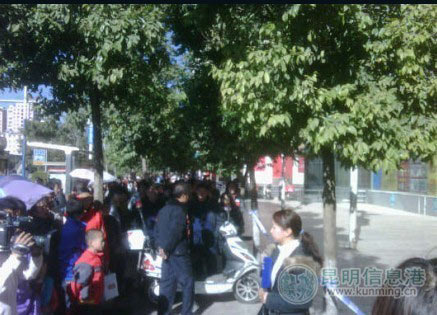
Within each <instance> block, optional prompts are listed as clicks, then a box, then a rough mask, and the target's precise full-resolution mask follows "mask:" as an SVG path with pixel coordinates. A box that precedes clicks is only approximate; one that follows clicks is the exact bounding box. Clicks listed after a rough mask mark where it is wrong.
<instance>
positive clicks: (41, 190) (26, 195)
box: [0, 175, 52, 210]
mask: <svg viewBox="0 0 437 315" xmlns="http://www.w3.org/2000/svg"><path fill="white" fill-rule="evenodd" d="M51 192H52V190H51V189H48V188H47V187H44V186H42V185H39V184H35V183H33V182H31V181H30V180H28V179H26V178H24V177H22V176H19V175H11V176H0V198H3V197H7V196H12V197H16V198H18V199H20V200H22V201H23V202H24V203H25V204H26V207H27V210H29V209H30V208H32V206H33V205H34V204H36V203H37V202H38V201H39V200H40V199H41V198H43V197H45V196H47V195H49V194H50V193H51Z"/></svg>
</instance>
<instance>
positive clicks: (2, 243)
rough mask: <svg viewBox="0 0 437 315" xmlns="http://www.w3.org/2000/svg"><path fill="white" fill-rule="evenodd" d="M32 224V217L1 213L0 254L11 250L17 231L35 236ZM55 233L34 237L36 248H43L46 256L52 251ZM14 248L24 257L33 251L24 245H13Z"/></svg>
mask: <svg viewBox="0 0 437 315" xmlns="http://www.w3.org/2000/svg"><path fill="white" fill-rule="evenodd" d="M32 222H33V218H32V217H30V216H21V217H13V216H11V215H9V214H8V213H7V212H4V211H0V252H7V251H10V250H11V242H12V238H13V237H14V235H15V231H16V230H17V229H19V230H21V231H23V232H26V233H31V234H32V235H33V233H32V230H33V224H32ZM53 232H54V231H51V232H49V233H48V234H47V235H33V239H34V241H35V246H38V247H41V248H42V249H43V250H44V253H46V254H48V253H49V251H50V240H51V236H52V234H53ZM12 246H13V249H14V251H16V252H18V253H20V254H22V255H26V254H28V253H29V252H30V250H31V248H29V247H28V246H25V245H23V244H13V245H12Z"/></svg>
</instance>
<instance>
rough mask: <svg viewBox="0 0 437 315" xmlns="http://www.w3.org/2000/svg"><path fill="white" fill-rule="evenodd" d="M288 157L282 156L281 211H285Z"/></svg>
mask: <svg viewBox="0 0 437 315" xmlns="http://www.w3.org/2000/svg"><path fill="white" fill-rule="evenodd" d="M286 159H287V157H286V156H285V154H283V153H282V154H281V163H282V164H281V210H284V209H285V186H286V185H285V162H286Z"/></svg>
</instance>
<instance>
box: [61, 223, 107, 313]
mask: <svg viewBox="0 0 437 315" xmlns="http://www.w3.org/2000/svg"><path fill="white" fill-rule="evenodd" d="M85 239H86V243H87V245H88V248H87V250H86V251H85V252H83V254H82V255H81V256H80V257H79V259H78V260H77V261H76V263H75V266H74V269H73V274H74V278H73V281H72V282H71V284H70V292H71V299H72V305H73V309H72V311H73V314H94V315H95V314H98V313H100V312H101V309H100V304H101V302H102V301H103V292H104V283H103V278H104V277H103V275H104V273H103V261H102V258H103V249H104V246H105V240H104V236H103V232H102V231H101V230H96V229H92V230H89V231H87V232H86V235H85Z"/></svg>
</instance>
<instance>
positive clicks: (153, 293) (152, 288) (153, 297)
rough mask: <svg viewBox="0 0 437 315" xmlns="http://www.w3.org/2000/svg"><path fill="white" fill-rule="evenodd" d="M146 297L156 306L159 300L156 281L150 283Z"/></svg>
mask: <svg viewBox="0 0 437 315" xmlns="http://www.w3.org/2000/svg"><path fill="white" fill-rule="evenodd" d="M147 297H148V298H149V301H150V302H152V303H153V304H158V299H159V283H158V281H153V282H151V283H150V284H149V285H148V287H147Z"/></svg>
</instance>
